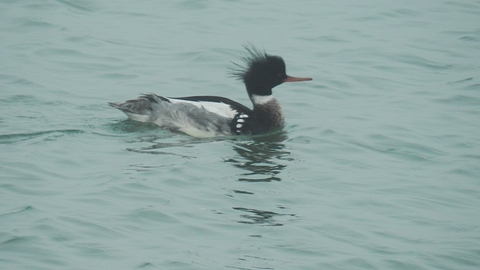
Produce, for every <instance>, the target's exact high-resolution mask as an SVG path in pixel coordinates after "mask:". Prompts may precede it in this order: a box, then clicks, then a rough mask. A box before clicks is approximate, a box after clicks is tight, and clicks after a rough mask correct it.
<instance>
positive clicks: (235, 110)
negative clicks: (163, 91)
mask: <svg viewBox="0 0 480 270" xmlns="http://www.w3.org/2000/svg"><path fill="white" fill-rule="evenodd" d="M244 48H245V49H246V51H247V52H246V55H245V56H244V57H243V61H244V62H245V65H240V64H236V63H233V64H235V66H236V67H237V68H238V69H234V70H232V71H231V75H232V76H234V77H236V78H238V79H239V80H241V81H243V83H244V84H245V88H246V90H247V94H248V97H249V98H250V100H251V102H252V104H253V109H250V108H248V107H247V106H244V105H242V104H240V103H238V102H236V101H233V100H231V99H228V98H225V97H219V96H188V97H164V96H159V95H156V94H143V95H140V96H139V97H138V98H136V99H132V100H127V101H125V102H109V103H108V104H109V105H110V106H112V107H114V108H117V109H119V110H120V111H122V112H124V113H125V114H126V115H127V116H128V117H129V118H130V119H132V120H135V121H139V122H150V123H154V124H156V125H158V126H160V127H162V128H165V129H168V130H170V131H173V132H181V133H185V134H187V135H190V136H193V137H198V138H209V137H217V136H229V135H259V134H266V133H270V132H273V131H275V130H279V129H281V128H282V127H283V125H284V123H285V116H284V114H283V112H282V108H281V106H280V103H279V102H278V100H277V99H276V98H274V97H273V95H272V89H273V88H274V87H276V86H278V85H280V84H283V83H286V82H301V81H311V80H312V78H301V77H292V76H289V75H287V73H286V66H285V61H284V60H283V59H282V58H281V57H280V56H275V55H270V54H267V53H266V52H265V51H261V50H259V49H257V48H256V47H254V46H252V45H250V46H247V45H246V46H244Z"/></svg>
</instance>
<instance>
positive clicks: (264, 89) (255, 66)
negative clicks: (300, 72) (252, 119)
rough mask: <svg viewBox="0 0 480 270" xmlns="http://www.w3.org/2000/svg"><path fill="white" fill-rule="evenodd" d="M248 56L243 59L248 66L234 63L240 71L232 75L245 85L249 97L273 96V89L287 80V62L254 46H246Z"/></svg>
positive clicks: (235, 71)
mask: <svg viewBox="0 0 480 270" xmlns="http://www.w3.org/2000/svg"><path fill="white" fill-rule="evenodd" d="M244 47H245V49H246V50H247V55H246V56H244V57H243V58H242V60H243V61H244V62H245V64H246V66H242V65H239V64H236V63H234V64H235V65H236V66H237V67H239V69H238V70H234V71H233V72H232V75H233V76H234V77H236V78H238V79H240V80H242V81H243V82H244V83H245V86H246V87H247V92H248V94H249V96H251V95H253V94H255V95H265V96H266V95H271V94H272V88H273V87H275V86H277V85H279V84H282V83H283V81H284V80H285V79H286V78H287V73H286V71H285V62H284V61H283V59H282V58H281V57H279V56H274V55H269V54H267V53H265V52H264V51H260V50H258V49H257V48H255V47H254V46H253V45H244Z"/></svg>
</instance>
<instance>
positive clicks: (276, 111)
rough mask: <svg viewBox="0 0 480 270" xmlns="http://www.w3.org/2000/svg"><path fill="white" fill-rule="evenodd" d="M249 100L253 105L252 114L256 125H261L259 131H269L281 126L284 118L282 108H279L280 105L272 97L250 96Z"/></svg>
mask: <svg viewBox="0 0 480 270" xmlns="http://www.w3.org/2000/svg"><path fill="white" fill-rule="evenodd" d="M250 99H251V100H252V103H253V112H254V115H255V118H256V120H257V123H259V124H260V125H261V127H259V128H260V129H264V131H269V130H273V129H276V128H279V127H281V126H282V125H283V123H284V120H285V117H284V116H283V112H282V107H280V103H279V102H278V101H277V99H275V98H274V97H273V96H272V95H269V96H260V95H251V96H250Z"/></svg>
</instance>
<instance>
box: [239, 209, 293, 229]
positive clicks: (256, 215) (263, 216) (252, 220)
mask: <svg viewBox="0 0 480 270" xmlns="http://www.w3.org/2000/svg"><path fill="white" fill-rule="evenodd" d="M233 209H235V210H237V211H242V212H244V214H242V215H240V217H242V218H245V219H246V220H241V221H238V223H245V224H259V225H266V226H283V223H282V222H279V221H277V220H276V219H275V218H280V217H282V216H286V217H288V218H289V219H295V218H296V217H295V215H294V214H280V213H276V212H271V211H262V210H257V209H249V208H243V207H234V208H233Z"/></svg>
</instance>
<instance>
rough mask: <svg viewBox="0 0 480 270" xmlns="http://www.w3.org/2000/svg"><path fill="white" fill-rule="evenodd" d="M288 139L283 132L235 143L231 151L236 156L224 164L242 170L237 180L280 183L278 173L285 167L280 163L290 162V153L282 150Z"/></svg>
mask: <svg viewBox="0 0 480 270" xmlns="http://www.w3.org/2000/svg"><path fill="white" fill-rule="evenodd" d="M287 138H288V137H287V136H286V133H285V132H284V131H279V132H276V133H272V134H268V135H264V136H255V137H252V140H251V141H248V142H245V141H237V142H235V143H234V146H233V149H234V150H235V151H236V152H237V153H238V156H236V157H232V158H228V159H226V160H225V162H228V163H231V164H233V165H234V166H235V167H237V168H240V169H243V170H244V171H245V172H244V173H243V174H241V176H240V177H239V178H238V180H239V181H247V182H271V181H281V178H280V177H279V176H278V175H279V173H280V172H281V171H282V170H283V169H285V167H286V165H284V164H282V163H281V161H284V160H290V158H289V155H290V152H288V151H285V150H283V148H284V147H285V145H284V144H283V141H285V140H286V139H287Z"/></svg>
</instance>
